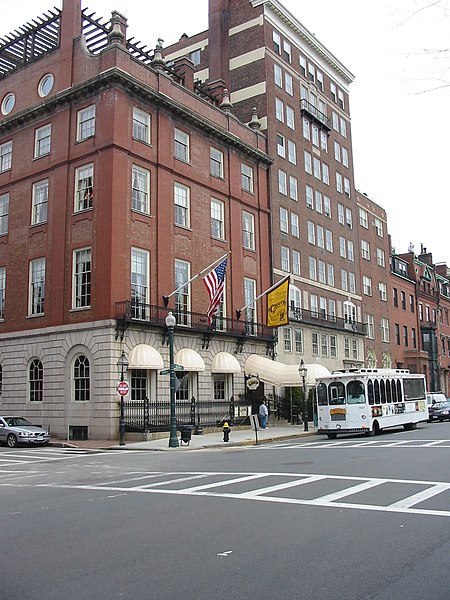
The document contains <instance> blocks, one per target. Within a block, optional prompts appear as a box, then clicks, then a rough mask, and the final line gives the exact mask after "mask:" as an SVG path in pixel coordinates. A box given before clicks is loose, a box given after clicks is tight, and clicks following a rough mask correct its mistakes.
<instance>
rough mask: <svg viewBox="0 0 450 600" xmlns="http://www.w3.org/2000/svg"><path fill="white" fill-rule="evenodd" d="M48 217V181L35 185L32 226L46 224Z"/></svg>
mask: <svg viewBox="0 0 450 600" xmlns="http://www.w3.org/2000/svg"><path fill="white" fill-rule="evenodd" d="M47 217H48V179H43V180H42V181H37V182H36V183H33V200H32V208H31V224H32V225H39V224H40V223H46V222H47Z"/></svg>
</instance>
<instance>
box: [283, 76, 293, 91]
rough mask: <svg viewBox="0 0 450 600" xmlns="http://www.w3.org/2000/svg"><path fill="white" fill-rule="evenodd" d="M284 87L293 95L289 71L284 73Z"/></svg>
mask: <svg viewBox="0 0 450 600" xmlns="http://www.w3.org/2000/svg"><path fill="white" fill-rule="evenodd" d="M284 89H285V90H286V92H287V93H288V94H289V95H290V96H293V95H294V80H293V79H292V75H290V74H289V73H285V74H284Z"/></svg>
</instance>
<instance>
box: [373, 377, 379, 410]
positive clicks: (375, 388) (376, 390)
mask: <svg viewBox="0 0 450 600" xmlns="http://www.w3.org/2000/svg"><path fill="white" fill-rule="evenodd" d="M373 388H374V390H375V404H381V400H380V382H379V381H378V379H375V383H374V385H373Z"/></svg>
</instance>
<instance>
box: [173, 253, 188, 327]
mask: <svg viewBox="0 0 450 600" xmlns="http://www.w3.org/2000/svg"><path fill="white" fill-rule="evenodd" d="M190 275H191V265H190V263H188V262H186V261H184V260H178V259H175V289H177V290H178V291H177V293H176V295H175V313H176V319H177V325H189V314H188V313H189V311H190V308H191V286H190V284H189V283H188V281H189V279H190Z"/></svg>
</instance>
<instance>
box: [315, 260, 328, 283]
mask: <svg viewBox="0 0 450 600" xmlns="http://www.w3.org/2000/svg"><path fill="white" fill-rule="evenodd" d="M317 265H318V276H319V282H320V283H326V282H327V275H326V265H325V261H323V260H319V261H318V263H317Z"/></svg>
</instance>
